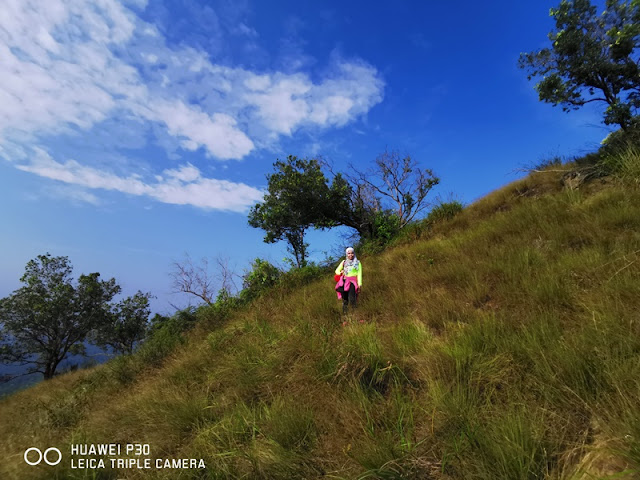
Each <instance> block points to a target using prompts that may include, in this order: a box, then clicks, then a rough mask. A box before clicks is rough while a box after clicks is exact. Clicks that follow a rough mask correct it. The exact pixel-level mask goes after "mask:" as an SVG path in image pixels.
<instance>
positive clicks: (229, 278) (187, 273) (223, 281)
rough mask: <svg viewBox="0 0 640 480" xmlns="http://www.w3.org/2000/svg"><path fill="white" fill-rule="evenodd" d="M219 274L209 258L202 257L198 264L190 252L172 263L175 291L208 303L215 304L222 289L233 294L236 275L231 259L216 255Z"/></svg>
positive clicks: (172, 284)
mask: <svg viewBox="0 0 640 480" xmlns="http://www.w3.org/2000/svg"><path fill="white" fill-rule="evenodd" d="M215 263H216V266H217V267H216V270H217V274H216V273H213V272H211V271H210V268H209V259H208V258H206V257H205V258H202V259H201V260H200V262H199V263H198V264H194V262H193V260H192V259H191V257H190V256H189V254H185V259H184V260H182V261H179V262H178V261H176V262H173V263H172V264H171V267H172V271H171V272H170V273H169V276H170V277H171V280H172V282H171V286H172V289H173V291H174V292H175V293H188V294H190V295H195V296H196V297H198V298H200V299H201V300H203V301H205V302H206V303H207V304H208V305H213V304H214V303H215V301H216V297H217V295H218V294H219V292H220V291H221V290H224V291H225V292H226V293H227V294H233V293H234V292H235V291H236V290H237V287H236V284H235V281H234V279H233V277H234V276H235V275H236V274H235V273H234V272H233V270H232V269H231V268H229V260H228V259H226V258H223V257H216V258H215Z"/></svg>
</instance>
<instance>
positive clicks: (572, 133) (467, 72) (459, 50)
mask: <svg viewBox="0 0 640 480" xmlns="http://www.w3.org/2000/svg"><path fill="white" fill-rule="evenodd" d="M557 3H558V2H557V1H553V2H547V1H540V0H536V1H528V2H527V1H519V2H515V1H513V0H509V1H506V0H494V1H492V2H489V3H486V2H484V3H483V2H476V1H471V0H461V1H459V2H455V3H450V2H431V1H425V2H376V1H374V2H371V1H368V2H364V1H350V2H330V1H327V2H308V1H299V0H298V1H295V2H294V1H270V2H257V1H244V2H243V1H229V0H220V1H199V2H198V1H187V0H179V1H169V0H165V1H161V0H149V1H146V0H126V1H123V2H119V1H116V0H100V1H76V0H70V1H62V0H47V1H46V2H44V1H41V0H40V1H37V0H5V2H3V8H2V11H1V12H0V58H2V61H1V62H0V78H2V81H1V82H0V105H2V109H0V195H1V196H2V201H1V202H0V221H1V222H2V235H0V252H2V253H1V257H0V297H3V296H6V295H8V294H10V293H11V292H12V291H13V290H15V289H16V288H18V287H19V286H20V283H19V278H20V276H21V275H22V273H23V272H24V266H25V265H26V263H27V262H28V261H29V260H30V259H32V258H34V257H36V256H37V255H39V254H43V253H46V252H50V253H51V254H53V255H66V256H68V257H69V258H70V260H71V262H72V264H73V265H74V267H75V274H76V275H79V274H80V273H89V272H93V271H98V272H100V273H101V275H102V276H103V277H106V278H109V277H115V278H116V279H117V280H118V282H119V283H120V284H121V285H122V287H123V289H124V292H125V293H126V294H128V295H129V294H133V293H135V291H136V290H138V289H139V290H142V291H150V292H151V293H152V294H154V295H156V296H157V297H158V298H157V299H156V300H155V301H154V303H153V306H154V310H155V311H158V312H164V313H172V311H173V308H172V307H171V304H173V305H178V306H184V305H186V304H187V303H188V302H189V299H188V298H187V297H185V296H183V295H175V294H172V293H171V286H170V279H169V275H168V274H169V272H170V271H171V263H172V262H173V261H176V260H181V259H183V258H184V255H185V253H188V254H189V255H190V256H191V257H192V258H193V259H194V260H197V259H199V258H202V257H213V258H215V257H221V258H227V259H228V262H229V266H230V267H231V268H232V269H234V270H235V271H236V272H238V273H242V271H243V269H245V268H246V267H248V265H249V263H250V261H251V259H253V258H255V257H258V256H259V257H262V258H267V259H269V260H270V261H272V262H274V263H278V264H280V265H283V262H282V259H283V257H284V256H285V255H286V254H285V248H284V247H285V246H284V245H283V244H276V245H267V244H264V243H263V242H262V237H263V233H262V232H261V231H260V230H256V229H253V228H251V227H249V226H248V225H247V219H246V214H247V211H248V209H249V208H250V207H251V205H253V204H254V203H255V202H256V201H258V200H259V199H260V198H262V194H263V190H264V188H265V187H266V180H265V175H266V174H268V173H270V172H271V171H272V164H273V162H274V161H275V160H276V159H278V158H280V159H284V158H285V157H286V156H287V155H290V154H291V155H297V156H299V157H314V156H322V157H323V158H325V159H327V160H329V161H331V162H332V163H333V164H334V165H335V167H336V168H337V169H338V170H340V169H346V168H347V165H348V164H349V163H351V164H354V165H358V166H360V167H362V168H366V167H367V165H368V164H369V163H370V162H372V161H373V160H374V159H375V158H376V156H377V155H378V154H380V153H381V152H383V151H384V150H385V148H388V149H395V150H398V151H399V152H401V153H406V154H410V155H411V156H412V157H413V158H415V159H416V160H418V161H419V162H420V164H421V165H422V166H423V167H425V168H432V169H433V170H434V171H435V173H436V174H437V175H438V176H439V177H440V179H441V184H440V186H439V187H438V189H437V191H436V192H434V196H435V195H438V194H439V195H442V196H445V197H446V196H448V195H449V194H453V195H455V196H456V197H457V198H458V199H460V200H462V201H464V202H466V203H469V202H472V201H473V200H475V199H477V198H479V197H481V196H483V195H484V194H486V193H488V192H490V191H492V190H494V189H495V188H497V187H499V186H501V185H504V184H505V183H507V182H509V181H512V180H513V179H515V178H517V176H518V175H521V174H518V173H516V172H515V171H516V170H517V169H518V168H520V167H522V166H524V165H530V164H534V163H537V162H539V161H540V160H542V159H545V158H549V157H551V156H555V155H560V156H564V157H571V156H574V155H580V154H583V153H585V152H588V151H591V150H593V149H594V148H596V147H597V145H598V144H599V142H600V141H601V140H602V139H603V138H604V137H605V136H606V134H607V133H608V130H607V129H605V128H604V127H603V125H601V123H600V118H601V114H600V112H601V109H600V107H598V106H591V107H590V108H589V109H584V110H581V111H578V112H572V113H569V114H567V113H563V112H562V111H561V110H560V109H559V108H553V107H551V106H550V105H548V104H543V103H540V102H539V101H538V99H537V94H536V93H535V91H534V90H533V83H531V82H529V81H527V79H526V75H525V72H523V71H521V70H519V69H518V68H517V59H518V56H519V54H520V52H526V51H531V50H536V49H539V48H542V47H545V46H546V43H547V37H546V35H547V33H548V32H549V30H550V29H551V28H552V26H553V24H552V20H551V19H550V18H549V15H548V14H549V8H550V7H553V6H555V5H556V4H557ZM309 241H310V243H311V249H312V254H313V256H314V258H316V259H319V258H322V257H323V256H324V252H328V253H336V252H337V251H339V250H340V249H341V248H342V247H343V246H344V245H343V243H344V242H343V240H341V238H340V236H339V235H338V234H337V233H335V232H334V233H326V232H325V233H313V234H311V235H310V236H309ZM240 283H241V282H239V281H238V284H240ZM192 303H193V301H192Z"/></svg>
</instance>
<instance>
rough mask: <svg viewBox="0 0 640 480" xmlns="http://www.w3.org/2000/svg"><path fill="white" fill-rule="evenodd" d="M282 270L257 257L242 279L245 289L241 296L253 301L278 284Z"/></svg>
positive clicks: (245, 299) (243, 298)
mask: <svg viewBox="0 0 640 480" xmlns="http://www.w3.org/2000/svg"><path fill="white" fill-rule="evenodd" d="M281 276H282V271H281V270H280V269H279V268H278V267H276V266H275V265H272V264H271V263H269V262H268V261H267V260H262V259H261V258H256V259H255V260H254V261H253V262H252V263H251V270H249V272H247V273H246V274H245V275H244V277H243V279H242V287H243V290H242V292H241V293H240V297H241V298H242V300H244V301H251V300H253V299H255V298H258V297H259V296H261V295H262V294H264V293H265V292H266V291H267V290H269V289H270V288H273V286H275V285H277V283H278V282H279V281H280V277H281Z"/></svg>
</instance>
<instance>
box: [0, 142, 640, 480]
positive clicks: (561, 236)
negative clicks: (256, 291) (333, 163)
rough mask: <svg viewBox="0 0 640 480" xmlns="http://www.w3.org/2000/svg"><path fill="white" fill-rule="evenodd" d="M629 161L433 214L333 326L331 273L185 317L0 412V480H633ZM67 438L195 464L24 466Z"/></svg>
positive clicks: (638, 306)
mask: <svg viewBox="0 0 640 480" xmlns="http://www.w3.org/2000/svg"><path fill="white" fill-rule="evenodd" d="M626 155H627V157H625V158H622V159H618V160H617V161H618V164H616V165H617V166H615V168H613V167H612V171H613V172H615V174H613V173H612V174H611V176H610V177H606V178H604V179H596V180H594V181H592V182H591V183H587V184H585V185H583V186H581V187H580V188H579V189H578V190H573V191H571V190H565V189H563V188H562V186H561V182H560V177H559V175H560V174H561V173H558V172H554V171H553V170H554V168H551V169H550V170H543V171H542V173H536V174H532V175H531V176H529V177H527V178H525V179H522V180H519V181H517V182H514V183H512V184H511V185H508V186H506V187H504V188H502V189H500V190H498V191H496V192H494V193H492V194H491V195H489V196H487V197H485V198H484V199H481V200H479V201H478V202H476V203H474V204H472V205H469V206H467V207H465V208H463V209H460V208H458V206H457V205H448V206H446V208H445V207H442V212H440V213H442V215H440V216H439V217H438V221H433V222H431V224H430V225H429V227H428V228H426V227H424V226H422V227H420V228H418V227H416V229H415V231H413V232H412V233H411V232H410V234H406V235H404V236H401V237H400V238H399V239H398V240H397V241H396V242H392V246H391V247H390V248H388V249H387V250H385V251H384V252H383V253H381V254H380V255H378V256H369V257H363V258H362V260H363V262H364V263H365V265H366V267H365V268H366V270H365V271H366V279H365V288H364V289H363V293H362V297H361V304H360V308H359V309H358V311H357V312H355V313H354V314H353V315H351V316H350V317H349V318H348V319H349V321H348V323H347V325H346V326H344V327H343V326H342V321H343V318H342V316H341V314H340V310H341V306H340V304H339V302H338V301H337V299H336V297H335V292H334V291H333V290H332V287H333V283H332V279H331V275H330V274H329V273H327V274H326V275H325V276H322V277H320V279H318V280H313V276H314V275H317V274H319V273H318V272H316V271H314V272H311V273H313V275H311V273H309V272H302V273H301V274H300V275H299V278H298V280H299V282H297V283H295V285H292V284H291V281H287V282H285V284H284V285H278V286H276V287H274V288H273V289H272V290H270V291H266V292H264V293H263V294H262V295H260V297H259V298H257V299H255V300H254V301H253V303H252V304H251V305H249V306H247V307H243V308H241V309H236V310H235V311H234V312H226V313H225V315H226V316H225V317H224V319H223V320H224V321H221V320H220V318H221V317H220V313H219V312H218V311H215V312H214V311H211V312H209V313H207V312H208V310H207V309H203V310H202V311H201V312H199V315H200V318H201V321H200V323H199V324H198V325H196V326H195V327H194V328H193V329H192V330H191V331H189V332H186V333H180V332H177V334H176V335H171V334H169V332H164V333H161V334H159V335H158V336H157V337H156V338H155V340H154V342H150V343H149V344H148V345H147V346H146V347H145V348H143V349H142V350H141V351H139V352H138V353H137V354H135V355H133V356H129V357H120V358H117V359H114V360H112V361H111V362H109V363H107V364H106V365H102V366H99V367H95V368H94V369H90V370H87V371H82V372H74V373H70V374H66V375H62V376H60V377H58V378H55V379H53V380H52V381H50V382H46V383H42V384H39V385H36V386H34V387H32V388H30V389H27V390H25V391H21V392H18V393H16V394H14V395H11V396H9V397H7V398H4V399H2V400H0V416H1V418H2V421H1V422H0V444H1V445H2V449H3V452H6V457H5V459H6V461H5V462H3V463H2V464H0V476H2V478H35V479H45V478H119V477H122V478H135V479H138V478H161V479H165V478H166V479H169V478H185V479H187V478H194V479H195V478H199V479H201V478H212V479H217V478H220V479H223V478H225V479H226V478H264V479H271V478H282V479H286V478H301V479H302V478H335V479H339V478H340V479H342V478H344V479H346V478H349V479H374V478H386V479H393V478H416V479H422V478H429V479H443V480H448V479H466V478H468V479H487V480H489V479H505V480H506V479H509V480H510V479H527V480H529V479H550V480H551V479H554V480H555V479H564V478H566V479H572V480H583V479H584V480H586V479H587V478H589V479H593V478H634V476H636V477H637V475H640V321H639V317H638V312H639V311H640V190H639V189H638V188H637V182H635V181H634V180H633V178H635V177H633V175H635V174H634V173H633V172H634V170H633V169H634V168H635V167H634V165H636V163H634V162H637V159H636V158H635V157H632V153H627V154H626ZM562 167H563V168H571V166H570V164H563V165H562ZM629 172H631V173H629ZM449 207H450V208H449ZM445 210H446V211H445ZM436 213H438V211H437V210H436ZM436 213H434V215H436ZM397 271H401V272H402V274H401V275H396V274H395V272H397ZM320 273H321V272H320ZM325 277H326V278H325ZM291 278H293V277H291ZM209 317H210V318H209ZM78 439H82V441H83V442H86V443H92V442H93V443H102V442H123V443H124V442H143V443H149V444H150V445H151V446H152V453H153V454H154V455H157V456H163V457H165V458H203V459H204V460H205V462H206V464H207V469H206V470H205V471H198V470H189V471H186V470H185V471H180V472H176V471H160V470H158V471H156V470H150V471H120V472H110V471H102V472H96V471H93V472H91V471H80V470H73V471H72V470H70V469H69V468H67V467H64V466H59V468H52V469H51V470H45V469H42V468H39V469H33V470H27V469H26V468H25V465H24V463H23V462H22V461H21V452H23V451H24V449H25V448H26V446H27V445H31V444H33V443H34V442H36V443H37V444H44V445H49V444H51V445H62V446H64V445H68V444H69V443H70V442H72V441H74V442H77V441H78ZM611 475H618V476H617V477H611ZM625 476H626V477H625Z"/></svg>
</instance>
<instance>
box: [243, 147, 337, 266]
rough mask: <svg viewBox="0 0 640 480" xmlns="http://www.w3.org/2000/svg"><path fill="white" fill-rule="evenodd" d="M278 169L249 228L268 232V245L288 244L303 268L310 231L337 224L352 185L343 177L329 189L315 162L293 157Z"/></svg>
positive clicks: (253, 211)
mask: <svg viewBox="0 0 640 480" xmlns="http://www.w3.org/2000/svg"><path fill="white" fill-rule="evenodd" d="M274 169H275V172H274V173H272V174H270V175H267V181H268V187H267V193H266V194H265V195H264V198H263V201H262V202H261V203H258V204H256V205H254V206H253V207H252V208H251V211H250V212H249V225H251V226H252V227H255V228H261V229H263V230H264V231H265V232H266V235H265V237H264V241H265V242H266V243H275V242H277V241H279V240H285V241H286V242H287V243H288V249H289V252H290V253H291V254H292V255H293V257H294V258H295V263H296V266H297V267H302V266H304V265H306V263H307V248H308V244H307V243H306V242H305V233H306V231H307V230H308V229H309V228H312V227H313V228H327V227H331V226H334V225H336V224H337V223H336V221H335V215H334V213H335V211H336V210H337V209H342V208H346V203H345V202H346V196H347V193H348V185H347V184H346V182H344V181H343V179H342V177H338V180H337V181H336V179H334V181H333V183H332V184H331V185H329V181H328V180H327V178H326V176H325V175H324V173H323V172H322V169H321V166H320V163H319V162H318V160H315V159H299V158H297V157H295V156H292V155H290V156H289V157H287V160H286V161H281V160H278V161H276V162H275V163H274Z"/></svg>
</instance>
